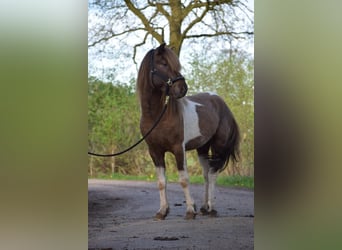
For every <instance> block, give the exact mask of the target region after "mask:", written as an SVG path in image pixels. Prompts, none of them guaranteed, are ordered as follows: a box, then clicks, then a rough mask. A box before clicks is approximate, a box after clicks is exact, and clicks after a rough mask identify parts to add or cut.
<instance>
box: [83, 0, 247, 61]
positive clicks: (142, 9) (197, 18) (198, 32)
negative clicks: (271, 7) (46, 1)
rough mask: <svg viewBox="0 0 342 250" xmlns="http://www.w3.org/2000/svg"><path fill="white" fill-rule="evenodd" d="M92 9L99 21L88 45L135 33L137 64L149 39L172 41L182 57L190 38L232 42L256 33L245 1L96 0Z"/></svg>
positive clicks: (91, 33)
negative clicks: (220, 38) (183, 47)
mask: <svg viewBox="0 0 342 250" xmlns="http://www.w3.org/2000/svg"><path fill="white" fill-rule="evenodd" d="M182 2H183V3H182ZM89 6H90V8H93V9H96V14H95V16H96V17H97V18H98V20H99V21H98V22H97V23H96V24H95V25H93V26H92V28H91V30H89V43H88V46H89V47H93V46H96V45H98V44H101V43H105V42H108V41H110V40H113V39H125V38H127V35H128V34H132V33H134V34H136V35H137V38H136V39H135V44H134V46H133V60H134V61H135V56H136V52H137V48H138V47H140V46H142V45H144V44H145V43H146V41H147V39H148V38H149V37H150V38H152V40H156V41H157V42H158V43H162V42H167V41H166V40H167V39H168V40H169V42H168V45H169V46H170V47H172V48H173V49H174V51H175V53H176V54H177V55H178V56H179V55H180V52H181V48H182V45H183V42H184V41H185V40H187V39H197V38H210V37H223V38H225V39H229V40H231V39H241V38H248V37H249V36H252V35H253V34H254V32H253V20H252V19H251V17H250V15H251V14H252V11H251V10H250V9H249V8H248V7H247V5H246V3H243V1H242V0H212V1H209V0H208V1H201V0H191V1H189V0H188V1H181V0H164V1H153V0H148V1H147V2H145V1H133V0H125V1H124V3H123V1H115V0H112V1H108V0H93V1H91V2H90V5H89ZM140 37H142V40H139V39H141V38H140Z"/></svg>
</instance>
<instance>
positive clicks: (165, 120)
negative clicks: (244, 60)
mask: <svg viewBox="0 0 342 250" xmlns="http://www.w3.org/2000/svg"><path fill="white" fill-rule="evenodd" d="M180 68H181V66H180V63H179V60H178V57H177V56H176V54H175V53H174V52H173V51H172V50H171V49H170V48H168V47H166V46H165V43H164V44H162V45H160V46H159V47H158V48H156V49H152V50H150V51H149V52H148V53H147V54H146V55H145V57H144V58H143V60H142V63H141V65H140V68H139V72H138V79H137V92H138V95H139V99H140V105H141V120H140V130H141V133H142V134H143V135H144V134H146V133H147V132H148V130H149V129H150V128H151V127H152V126H153V124H154V123H155V121H156V120H157V119H158V118H159V117H160V114H161V113H162V112H163V108H164V104H165V102H166V101H167V109H166V111H165V113H164V115H163V116H162V118H161V120H160V122H159V123H158V125H157V126H156V127H155V128H154V130H153V131H152V132H151V134H150V135H149V136H148V137H147V138H146V139H145V140H146V143H147V145H148V149H149V153H150V155H151V158H152V160H153V163H154V165H155V167H156V173H157V177H158V188H159V193H160V209H159V210H158V212H157V214H156V217H155V218H156V219H160V220H163V219H165V217H166V216H167V214H168V213H169V204H168V201H167V195H166V178H165V159H164V158H165V153H166V152H171V153H172V154H173V155H174V156H175V159H176V163H177V169H178V173H179V182H180V185H181V187H182V188H183V191H184V195H185V199H186V216H185V219H194V218H195V216H196V214H197V213H196V206H195V203H194V200H193V199H192V197H191V194H190V190H189V176H188V172H187V163H186V154H185V151H187V150H193V149H196V150H197V153H198V157H199V161H200V164H201V166H202V169H203V176H204V180H205V195H204V204H203V206H202V207H201V209H200V212H201V213H202V214H204V215H210V216H216V215H217V211H216V210H215V203H214V202H215V196H214V191H215V190H214V189H215V182H216V178H217V175H218V173H219V172H220V171H222V170H223V169H224V168H225V167H226V166H227V164H228V161H229V159H232V160H233V161H237V159H238V156H239V140H240V139H239V138H240V135H239V128H238V125H237V123H236V121H235V119H234V117H233V114H232V112H231V111H230V110H229V108H228V107H227V105H226V104H225V103H224V101H223V99H222V98H220V97H219V96H218V95H216V94H213V93H200V94H197V95H193V96H185V95H186V93H187V90H188V87H187V84H186V82H185V79H184V77H183V76H182V75H181V74H180ZM167 96H168V97H167Z"/></svg>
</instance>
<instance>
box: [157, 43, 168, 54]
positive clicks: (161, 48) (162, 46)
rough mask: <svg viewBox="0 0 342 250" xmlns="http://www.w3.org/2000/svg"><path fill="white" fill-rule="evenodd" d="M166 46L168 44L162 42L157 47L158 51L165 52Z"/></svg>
mask: <svg viewBox="0 0 342 250" xmlns="http://www.w3.org/2000/svg"><path fill="white" fill-rule="evenodd" d="M165 46H166V43H162V44H161V45H160V46H159V47H158V48H157V51H158V52H159V53H161V52H164V50H165Z"/></svg>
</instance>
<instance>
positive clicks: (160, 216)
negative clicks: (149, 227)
mask: <svg viewBox="0 0 342 250" xmlns="http://www.w3.org/2000/svg"><path fill="white" fill-rule="evenodd" d="M169 212H170V209H169V208H167V209H166V211H165V214H163V213H161V212H158V213H156V216H155V217H154V218H155V219H156V220H165V217H166V216H167V215H168V214H169Z"/></svg>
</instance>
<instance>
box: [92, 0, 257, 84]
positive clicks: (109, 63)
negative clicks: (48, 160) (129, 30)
mask: <svg viewBox="0 0 342 250" xmlns="http://www.w3.org/2000/svg"><path fill="white" fill-rule="evenodd" d="M247 1H248V2H247V3H246V5H247V6H248V8H249V9H251V10H253V11H254V0H247ZM240 13H241V12H240ZM250 18H252V19H253V16H251V17H250ZM101 21H102V20H101V19H99V18H98V17H97V16H96V15H95V12H94V11H93V10H92V9H89V11H88V27H89V28H91V27H92V25H96V23H98V22H101ZM116 25H118V27H119V25H120V23H117V24H116ZM194 27H195V26H194ZM166 33H167V32H166ZM143 35H144V33H140V34H139V33H135V34H132V35H130V36H129V38H128V39H127V38H126V39H125V41H124V42H125V44H127V45H125V46H123V43H122V42H120V40H119V39H113V40H112V41H110V43H107V44H100V45H99V46H96V47H94V48H92V47H90V48H89V49H88V74H89V75H91V76H95V77H97V78H99V79H101V80H104V81H106V80H108V79H109V78H108V75H113V76H115V77H114V81H119V82H125V83H127V82H128V81H129V80H130V79H131V78H135V77H136V74H137V71H138V68H139V65H140V62H141V61H142V59H143V57H144V56H145V54H146V53H147V52H148V51H149V50H150V49H151V48H155V47H157V46H158V45H159V44H158V43H157V42H156V41H155V40H152V39H150V40H147V42H146V44H145V45H143V46H142V47H140V48H139V49H138V50H137V54H136V62H137V63H134V61H133V60H132V59H131V57H132V51H133V46H134V45H135V44H136V41H142V37H143ZM167 40H168V37H166V41H167ZM196 41H197V42H195V43H194V42H191V43H190V41H188V40H185V41H184V43H183V46H182V51H181V55H180V62H181V64H182V67H183V69H184V70H186V69H189V67H191V65H190V64H189V62H190V61H191V59H192V54H193V53H202V50H203V47H207V48H208V49H207V50H206V54H207V53H208V54H210V55H217V54H220V53H222V51H224V50H227V49H229V48H230V44H229V42H228V41H224V40H222V41H221V40H220V41H219V42H216V41H215V39H205V40H204V39H203V41H201V40H200V39H198V40H196ZM233 46H238V47H239V48H241V49H243V50H245V51H247V52H248V53H249V54H251V55H252V56H253V55H254V43H253V41H245V40H235V41H233ZM108 49H110V50H108ZM99 51H101V52H99Z"/></svg>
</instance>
